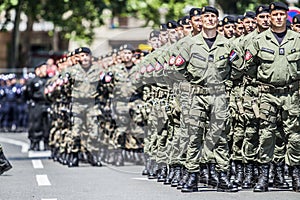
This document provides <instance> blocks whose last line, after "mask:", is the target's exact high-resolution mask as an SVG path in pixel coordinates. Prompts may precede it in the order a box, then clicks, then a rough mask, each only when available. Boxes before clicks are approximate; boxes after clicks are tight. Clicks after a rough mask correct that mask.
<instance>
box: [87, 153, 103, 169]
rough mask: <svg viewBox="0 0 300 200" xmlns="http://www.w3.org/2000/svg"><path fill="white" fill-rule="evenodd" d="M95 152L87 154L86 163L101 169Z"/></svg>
mask: <svg viewBox="0 0 300 200" xmlns="http://www.w3.org/2000/svg"><path fill="white" fill-rule="evenodd" d="M97 154H98V153H97V152H88V162H89V163H90V164H91V165H92V166H95V167H101V166H102V164H101V162H100V160H99V157H98V156H97Z"/></svg>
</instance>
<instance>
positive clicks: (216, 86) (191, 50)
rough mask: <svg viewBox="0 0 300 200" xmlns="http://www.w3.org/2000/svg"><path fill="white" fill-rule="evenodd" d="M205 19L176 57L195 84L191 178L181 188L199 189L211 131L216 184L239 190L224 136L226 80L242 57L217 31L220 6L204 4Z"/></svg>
mask: <svg viewBox="0 0 300 200" xmlns="http://www.w3.org/2000/svg"><path fill="white" fill-rule="evenodd" d="M201 21H202V32H201V34H199V35H197V36H195V37H194V38H192V41H193V42H194V44H193V43H191V45H189V46H185V45H183V47H182V51H181V52H180V54H179V55H178V56H177V58H176V60H175V65H176V66H179V67H181V68H182V66H185V70H186V72H187V73H188V74H189V75H188V80H189V81H190V83H191V85H192V104H191V110H190V111H191V112H190V113H189V120H190V121H189V136H190V140H189V144H188V148H187V158H186V168H187V170H188V173H189V178H188V181H187V182H186V184H185V185H184V186H183V188H182V190H181V191H182V192H192V191H197V190H198V187H197V184H198V173H199V164H200V158H201V149H202V147H203V135H204V134H205V133H206V132H207V136H208V135H210V137H209V138H211V140H207V138H205V142H206V143H207V144H206V146H207V147H208V148H213V149H214V154H215V158H216V161H217V164H218V165H217V171H218V181H217V183H216V186H217V188H218V190H219V191H231V192H236V191H237V188H236V187H235V186H234V185H233V184H232V183H230V181H229V180H228V177H227V176H228V165H229V155H228V146H227V141H226V136H224V133H225V132H224V122H225V120H226V112H227V106H226V99H225V85H224V82H225V81H226V80H227V79H228V78H229V77H230V76H233V75H234V72H235V70H234V68H232V66H233V64H232V63H233V62H234V61H235V60H238V61H239V62H241V61H240V59H238V58H239V56H238V55H237V53H236V51H234V50H233V48H232V47H231V46H230V45H229V43H228V41H227V39H225V38H224V37H223V36H221V35H218V34H217V24H218V11H217V9H215V8H213V7H210V6H205V7H203V8H202V14H201ZM221 69H222V70H221ZM220 70H221V71H220ZM231 70H232V71H231ZM230 71H231V72H232V73H231V74H230ZM209 121H210V122H209ZM208 122H209V123H208Z"/></svg>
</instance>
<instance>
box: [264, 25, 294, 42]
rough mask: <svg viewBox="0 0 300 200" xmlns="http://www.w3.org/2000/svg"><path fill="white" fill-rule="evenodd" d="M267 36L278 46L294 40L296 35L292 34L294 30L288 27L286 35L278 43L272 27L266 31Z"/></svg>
mask: <svg viewBox="0 0 300 200" xmlns="http://www.w3.org/2000/svg"><path fill="white" fill-rule="evenodd" d="M265 32H266V33H265V36H266V39H267V40H271V41H272V42H273V43H274V44H276V45H277V46H283V45H284V44H286V43H287V42H289V41H291V40H294V36H293V35H292V31H291V30H289V29H287V32H286V35H285V37H284V38H283V40H282V42H281V44H280V45H279V44H278V41H277V39H276V38H275V36H274V34H273V32H272V31H271V28H269V29H268V30H266V31H265Z"/></svg>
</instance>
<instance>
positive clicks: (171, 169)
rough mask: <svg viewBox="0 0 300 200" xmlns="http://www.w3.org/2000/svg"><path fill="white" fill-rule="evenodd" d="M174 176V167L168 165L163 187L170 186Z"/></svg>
mask: <svg viewBox="0 0 300 200" xmlns="http://www.w3.org/2000/svg"><path fill="white" fill-rule="evenodd" d="M174 175H175V167H174V166H173V165H170V166H169V173H168V176H167V178H166V180H165V182H164V185H171V183H172V179H173V177H174Z"/></svg>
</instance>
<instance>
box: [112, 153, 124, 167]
mask: <svg viewBox="0 0 300 200" xmlns="http://www.w3.org/2000/svg"><path fill="white" fill-rule="evenodd" d="M113 164H114V165H115V166H118V167H119V166H124V156H123V154H122V151H121V150H120V149H118V150H116V151H115V153H114V163H113Z"/></svg>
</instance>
